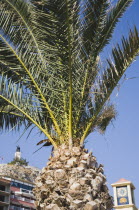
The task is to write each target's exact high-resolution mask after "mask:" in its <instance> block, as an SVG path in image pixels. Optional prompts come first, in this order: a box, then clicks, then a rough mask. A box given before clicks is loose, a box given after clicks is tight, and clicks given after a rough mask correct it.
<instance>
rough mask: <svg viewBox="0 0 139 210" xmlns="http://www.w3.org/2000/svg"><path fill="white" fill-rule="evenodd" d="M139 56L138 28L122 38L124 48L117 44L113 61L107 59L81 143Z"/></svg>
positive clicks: (95, 91)
mask: <svg viewBox="0 0 139 210" xmlns="http://www.w3.org/2000/svg"><path fill="white" fill-rule="evenodd" d="M138 54H139V35H138V31H137V29H136V27H134V30H130V33H129V37H128V38H125V37H124V36H123V38H122V46H120V45H119V44H117V46H116V47H115V48H113V50H112V57H113V61H112V60H110V59H107V63H108V67H107V69H105V70H104V73H103V75H102V77H101V78H100V79H99V80H98V81H97V82H96V83H97V85H98V87H97V88H96V89H94V90H93V91H94V93H95V94H94V105H93V107H94V115H93V116H92V117H91V118H90V119H89V121H88V123H87V124H86V125H85V132H84V134H83V136H82V140H81V142H83V141H84V139H85V137H86V136H87V135H88V133H89V132H90V129H91V127H92V126H93V124H95V121H96V118H97V116H98V114H99V113H100V112H101V110H102V109H103V106H104V105H105V103H106V101H107V100H108V99H109V97H110V95H111V93H112V91H113V90H114V88H115V87H116V85H117V84H118V82H119V80H120V79H121V77H122V76H123V74H124V73H125V71H126V69H127V68H128V67H129V66H130V65H131V63H132V62H133V61H134V59H135V57H136V56H137V55H138ZM100 105H101V106H100Z"/></svg>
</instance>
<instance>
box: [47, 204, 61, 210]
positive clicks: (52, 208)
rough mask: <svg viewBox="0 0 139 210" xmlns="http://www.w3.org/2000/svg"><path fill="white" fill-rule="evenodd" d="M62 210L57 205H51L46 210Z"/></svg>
mask: <svg viewBox="0 0 139 210" xmlns="http://www.w3.org/2000/svg"><path fill="white" fill-rule="evenodd" d="M49 209H50V210H60V208H59V207H58V205H56V204H50V205H49V206H46V207H45V209H44V210H49Z"/></svg>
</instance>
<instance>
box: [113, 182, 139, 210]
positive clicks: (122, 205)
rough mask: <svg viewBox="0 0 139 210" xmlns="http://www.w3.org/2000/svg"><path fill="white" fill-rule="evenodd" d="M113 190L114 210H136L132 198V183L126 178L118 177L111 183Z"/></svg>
mask: <svg viewBox="0 0 139 210" xmlns="http://www.w3.org/2000/svg"><path fill="white" fill-rule="evenodd" d="M111 186H112V187H113V191H114V209H115V210H138V209H137V208H136V206H135V200H134V189H135V187H134V185H133V184H132V183H131V182H130V181H128V180H126V179H120V180H119V181H118V182H116V183H114V184H112V185H111Z"/></svg>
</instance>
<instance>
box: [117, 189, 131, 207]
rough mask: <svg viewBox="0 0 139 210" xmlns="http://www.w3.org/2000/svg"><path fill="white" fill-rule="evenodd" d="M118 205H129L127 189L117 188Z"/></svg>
mask: <svg viewBox="0 0 139 210" xmlns="http://www.w3.org/2000/svg"><path fill="white" fill-rule="evenodd" d="M117 201H118V205H125V204H129V200H128V191H127V187H117Z"/></svg>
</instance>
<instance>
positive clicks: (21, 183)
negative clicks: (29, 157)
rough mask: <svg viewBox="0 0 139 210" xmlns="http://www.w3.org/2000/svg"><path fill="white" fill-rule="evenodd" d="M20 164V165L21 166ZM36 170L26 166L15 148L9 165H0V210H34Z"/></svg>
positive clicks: (37, 173)
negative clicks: (13, 156) (33, 191)
mask: <svg viewBox="0 0 139 210" xmlns="http://www.w3.org/2000/svg"><path fill="white" fill-rule="evenodd" d="M21 163H22V165H21ZM39 173H40V170H39V169H38V168H35V167H32V166H28V163H27V162H26V160H24V159H22V158H21V152H20V147H17V150H16V152H15V158H14V160H13V161H12V162H11V163H10V164H0V210H34V209H35V205H34V203H35V197H34V195H33V193H32V190H33V188H34V182H35V179H36V177H37V176H38V175H39Z"/></svg>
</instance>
